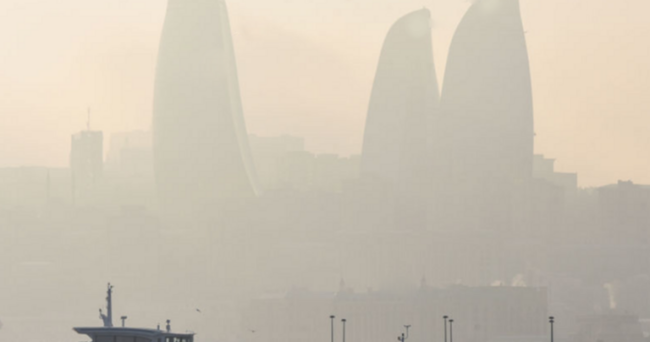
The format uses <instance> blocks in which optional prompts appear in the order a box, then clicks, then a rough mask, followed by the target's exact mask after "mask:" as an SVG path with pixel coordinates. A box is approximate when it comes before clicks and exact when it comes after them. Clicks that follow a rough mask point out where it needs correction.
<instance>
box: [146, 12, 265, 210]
mask: <svg viewBox="0 0 650 342" xmlns="http://www.w3.org/2000/svg"><path fill="white" fill-rule="evenodd" d="M153 140H154V168H155V173H156V185H157V190H158V194H159V200H160V204H161V206H162V209H163V210H164V211H165V212H166V213H173V212H179V213H193V214H195V213H198V212H212V211H214V210H215V209H217V207H215V206H218V205H219V203H223V201H228V200H231V199H236V198H245V197H252V196H255V195H256V194H257V193H258V192H259V189H258V187H257V182H256V175H255V170H254V167H253V162H252V158H251V154H250V148H249V146H248V137H247V133H246V126H245V123H244V117H243V113H242V104H241V98H240V93H239V84H238V76H237V67H236V62H235V54H234V50H233V42H232V37H231V32H230V23H229V20H228V12H227V9H226V5H225V3H224V1H222V0H193V1H187V0H169V1H168V6H167V15H166V18H165V24H164V28H163V32H162V37H161V42H160V50H159V55H158V64H157V69H156V82H155V95H154V116H153Z"/></svg>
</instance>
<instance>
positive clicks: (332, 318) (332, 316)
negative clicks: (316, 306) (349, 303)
mask: <svg viewBox="0 0 650 342" xmlns="http://www.w3.org/2000/svg"><path fill="white" fill-rule="evenodd" d="M334 318H336V316H334V315H331V316H330V322H331V327H332V334H331V336H332V342H334Z"/></svg>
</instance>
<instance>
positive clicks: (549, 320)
mask: <svg viewBox="0 0 650 342" xmlns="http://www.w3.org/2000/svg"><path fill="white" fill-rule="evenodd" d="M548 322H549V323H551V342H553V324H554V323H555V317H553V316H551V317H549V318H548Z"/></svg>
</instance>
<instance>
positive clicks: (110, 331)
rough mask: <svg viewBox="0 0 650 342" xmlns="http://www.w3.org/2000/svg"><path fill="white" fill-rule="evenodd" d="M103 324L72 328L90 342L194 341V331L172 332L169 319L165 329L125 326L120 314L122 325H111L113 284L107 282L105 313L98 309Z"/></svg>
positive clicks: (124, 318)
mask: <svg viewBox="0 0 650 342" xmlns="http://www.w3.org/2000/svg"><path fill="white" fill-rule="evenodd" d="M99 316H100V318H101V319H102V321H103V323H104V325H103V326H101V327H94V328H92V327H91V328H84V327H79V328H73V330H74V331H76V332H77V333H79V334H81V335H87V336H88V337H90V338H91V341H92V342H194V333H182V334H180V333H174V332H172V329H171V321H170V320H167V325H166V327H165V330H161V329H160V325H158V327H157V328H156V329H146V328H127V327H125V324H126V319H127V317H126V316H122V317H121V319H122V326H121V327H115V326H113V286H112V285H111V284H110V283H109V284H108V290H107V296H106V314H104V313H103V312H102V309H99Z"/></svg>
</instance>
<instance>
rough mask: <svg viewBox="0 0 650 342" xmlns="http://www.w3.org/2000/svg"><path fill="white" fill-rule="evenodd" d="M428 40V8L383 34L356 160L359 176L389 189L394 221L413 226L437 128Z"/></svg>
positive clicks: (427, 188) (421, 208) (421, 215)
mask: <svg viewBox="0 0 650 342" xmlns="http://www.w3.org/2000/svg"><path fill="white" fill-rule="evenodd" d="M431 41H432V40H431V13H430V12H429V10H427V9H422V10H419V11H416V12H412V13H410V14H407V15H406V16H404V17H402V18H400V19H399V20H398V21H397V22H396V23H395V24H394V25H393V27H392V28H391V29H390V31H389V32H388V35H387V36H386V40H385V42H384V46H383V48H382V51H381V55H380V58H379V65H378V67H377V73H376V76H375V81H374V84H373V89H372V95H371V98H370V105H369V108H368V117H367V121H366V128H365V133H364V140H363V152H362V155H361V175H362V176H363V177H366V178H373V179H375V180H377V181H379V182H384V183H387V184H389V185H390V186H392V187H393V188H394V189H395V196H396V199H397V200H398V205H399V208H400V209H399V212H400V213H401V214H399V216H400V217H402V218H404V219H408V220H409V221H413V222H411V223H412V224H413V225H416V226H422V225H424V224H425V221H426V213H425V212H426V206H427V204H426V203H427V196H429V194H430V192H431V177H432V164H431V161H432V158H431V149H430V147H432V146H433V145H436V144H437V143H438V142H437V141H435V140H433V139H434V138H436V137H437V136H438V135H437V134H435V133H434V131H433V129H434V128H435V126H439V124H440V123H439V122H438V121H437V120H439V116H438V113H437V108H438V102H439V89H438V84H437V80H436V73H435V67H434V63H433V48H432V42H431ZM398 220H401V219H400V218H398ZM403 223H406V222H403ZM407 225H411V224H407Z"/></svg>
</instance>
